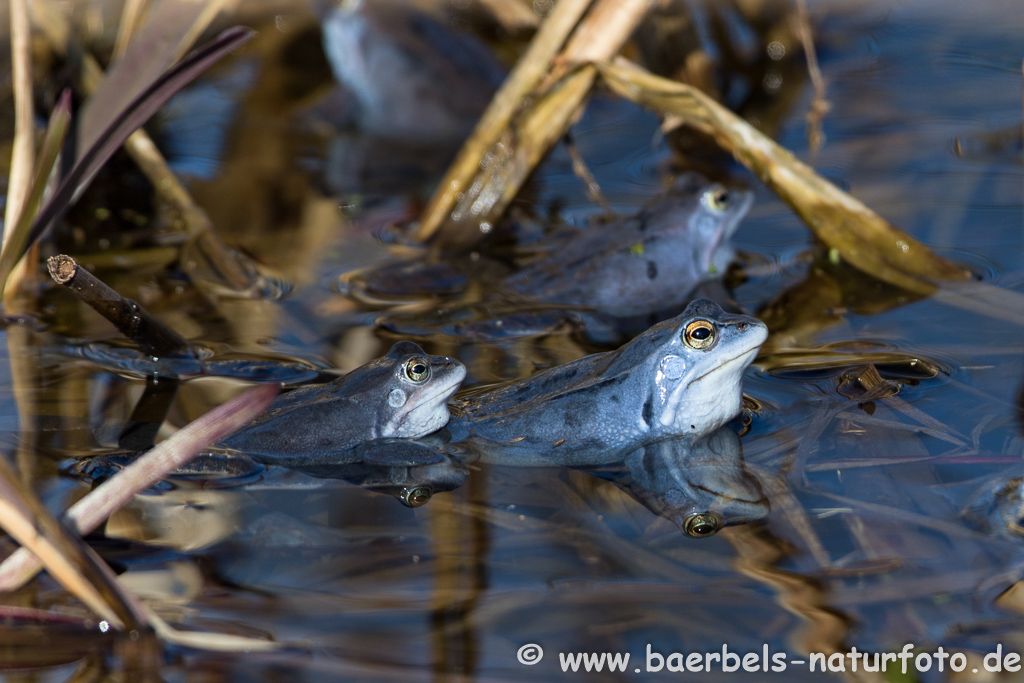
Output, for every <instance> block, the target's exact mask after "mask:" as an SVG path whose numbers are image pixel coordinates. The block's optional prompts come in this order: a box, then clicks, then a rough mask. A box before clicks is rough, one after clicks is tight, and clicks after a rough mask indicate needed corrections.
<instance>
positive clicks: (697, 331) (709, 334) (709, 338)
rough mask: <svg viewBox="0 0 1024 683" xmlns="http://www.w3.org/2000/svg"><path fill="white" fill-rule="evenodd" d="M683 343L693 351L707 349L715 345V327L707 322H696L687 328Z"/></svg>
mask: <svg viewBox="0 0 1024 683" xmlns="http://www.w3.org/2000/svg"><path fill="white" fill-rule="evenodd" d="M683 341H684V342H686V345H687V346H689V347H690V348H691V349H706V348H708V347H709V346H711V345H712V344H714V343H715V326H714V325H712V324H711V323H710V322H708V321H707V320H694V321H693V322H692V323H690V324H689V325H687V326H686V331H685V332H683Z"/></svg>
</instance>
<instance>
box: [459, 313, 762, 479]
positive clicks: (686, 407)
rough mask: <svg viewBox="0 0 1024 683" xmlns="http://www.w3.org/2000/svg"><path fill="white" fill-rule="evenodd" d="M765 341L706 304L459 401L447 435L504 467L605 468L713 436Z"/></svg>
mask: <svg viewBox="0 0 1024 683" xmlns="http://www.w3.org/2000/svg"><path fill="white" fill-rule="evenodd" d="M767 336H768V329H767V328H766V327H765V326H764V324H763V323H761V322H760V321H759V320H756V319H754V318H750V317H748V316H742V315H730V314H727V313H725V312H724V311H723V310H722V309H721V308H720V307H719V306H718V305H717V304H715V303H714V302H712V301H708V300H707V299H699V300H697V301H694V302H692V303H690V305H689V306H687V307H686V310H685V311H683V313H682V314H681V315H679V316H677V317H675V318H672V319H671V320H667V321H665V322H663V323H660V324H658V325H655V326H654V327H652V328H651V329H649V330H647V331H646V332H644V333H643V334H641V335H640V336H639V337H637V338H636V339H634V340H633V341H631V342H629V343H628V344H626V345H625V346H623V347H621V348H620V349H618V350H616V351H609V352H607V353H599V354H594V355H591V356H586V357H584V358H580V359H579V360H576V361H573V362H571V363H566V364H565V365H561V366H559V367H556V368H552V369H551V370H548V371H546V372H542V373H540V374H539V375H535V376H533V377H531V378H529V379H525V380H521V381H518V382H513V383H511V384H507V385H504V386H500V387H498V388H495V389H490V390H486V391H483V392H481V393H478V394H475V395H471V396H465V397H463V398H461V399H456V400H455V401H454V402H453V403H454V406H455V407H456V409H457V410H456V413H455V416H454V418H453V419H452V421H451V423H449V426H448V430H447V431H448V432H449V433H450V434H451V437H452V440H453V441H456V442H465V443H466V444H467V445H468V446H470V447H473V448H474V449H476V450H478V451H479V452H480V454H481V457H482V458H483V459H485V460H487V461H490V462H495V463H499V464H518V465H529V464H551V463H557V464H562V465H569V466H578V465H600V464H604V463H610V462H616V461H619V460H621V459H622V457H623V453H624V452H628V451H630V450H633V449H636V448H638V447H640V446H642V445H645V444H650V443H654V442H656V441H660V440H664V439H669V438H673V437H685V438H689V439H692V440H695V439H697V438H700V437H703V436H707V435H708V434H710V433H711V432H713V431H715V430H716V429H718V428H719V427H721V426H722V425H724V424H725V423H726V422H728V421H729V420H731V419H732V418H734V417H736V416H737V415H739V413H740V409H741V402H742V397H743V392H742V388H741V384H742V379H743V372H744V370H745V369H746V368H747V366H748V365H749V364H750V362H751V361H752V360H753V359H754V356H755V355H757V351H758V349H759V348H760V347H761V344H763V343H764V341H765V339H766V338H767Z"/></svg>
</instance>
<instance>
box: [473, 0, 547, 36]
mask: <svg viewBox="0 0 1024 683" xmlns="http://www.w3.org/2000/svg"><path fill="white" fill-rule="evenodd" d="M480 4H481V5H482V6H483V8H484V9H485V10H487V11H488V12H489V13H490V15H491V16H492V17H494V20H495V21H497V22H498V23H499V24H501V27H502V28H503V29H505V30H506V31H508V32H509V33H519V32H521V31H526V30H529V29H534V28H537V25H538V24H539V23H540V20H539V19H538V17H537V15H536V13H534V11H533V10H532V9H530V8H529V7H528V6H527V5H526V4H525V3H523V2H522V1H521V0H480Z"/></svg>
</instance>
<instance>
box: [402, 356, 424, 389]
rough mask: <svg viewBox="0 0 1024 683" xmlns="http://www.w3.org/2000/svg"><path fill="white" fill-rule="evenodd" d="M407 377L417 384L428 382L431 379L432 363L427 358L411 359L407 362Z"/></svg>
mask: <svg viewBox="0 0 1024 683" xmlns="http://www.w3.org/2000/svg"><path fill="white" fill-rule="evenodd" d="M405 376H406V377H407V378H408V379H409V381H410V382H413V383H415V384H422V383H423V382H426V381H427V380H428V379H429V378H430V363H428V362H427V359H426V358H410V359H409V360H407V361H406V362H405Z"/></svg>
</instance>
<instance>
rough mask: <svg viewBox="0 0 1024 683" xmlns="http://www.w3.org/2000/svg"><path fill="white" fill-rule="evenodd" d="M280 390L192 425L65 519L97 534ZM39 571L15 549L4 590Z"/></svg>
mask: <svg viewBox="0 0 1024 683" xmlns="http://www.w3.org/2000/svg"><path fill="white" fill-rule="evenodd" d="M277 392H278V386H277V385H275V384H266V385H261V386H257V387H253V388H252V389H250V390H248V391H246V392H245V393H244V394H241V395H240V396H236V397H235V398H233V399H231V400H230V401H228V402H226V403H224V404H223V405H221V406H218V407H217V408H214V409H213V410H211V411H210V412H208V413H206V414H205V415H203V416H202V417H200V418H199V419H197V420H195V421H193V422H191V423H189V424H188V425H187V426H186V427H184V428H183V429H181V430H179V431H178V432H176V433H175V434H174V435H173V436H171V437H170V438H169V439H167V440H166V441H164V442H162V443H160V444H159V445H158V446H156V447H155V448H154V449H152V450H151V451H149V452H148V453H146V454H145V455H144V456H142V457H140V458H139V459H138V460H136V461H135V462H134V463H132V464H131V465H129V466H128V467H126V468H125V469H124V470H123V471H121V472H120V473H118V474H117V475H116V476H114V477H111V478H110V479H109V480H108V481H106V482H104V483H103V484H101V485H100V486H99V487H97V488H96V489H95V490H94V491H92V492H91V493H89V495H87V496H86V497H84V498H82V499H81V500H80V501H78V502H77V503H75V504H74V505H72V506H71V508H69V509H68V511H67V514H66V515H65V520H66V521H67V523H68V524H69V525H70V526H71V527H72V528H74V529H75V530H76V531H78V532H80V533H88V532H90V531H92V530H93V529H95V528H96V527H98V526H99V525H100V523H102V522H103V521H104V520H105V519H106V518H107V517H109V516H110V515H111V514H112V513H113V512H114V511H115V510H119V509H120V508H122V507H124V505H125V504H127V503H128V502H129V501H130V500H131V499H132V498H133V497H134V496H135V494H137V493H139V492H140V491H143V490H145V489H147V488H149V487H150V486H152V485H153V484H154V483H156V482H157V481H159V480H160V479H161V478H163V477H165V476H167V474H169V473H170V472H172V471H174V470H175V469H177V468H179V467H181V466H182V465H184V464H185V463H186V462H188V461H189V460H191V459H192V458H194V457H195V456H196V454H198V453H199V452H200V451H201V450H203V449H204V448H206V447H207V446H210V445H211V444H214V443H216V442H218V441H220V440H221V439H223V438H224V437H226V436H228V435H229V434H231V433H232V432H234V431H235V430H237V429H240V428H241V427H243V426H245V425H246V424H248V423H249V422H251V421H252V420H253V419H254V418H255V417H256V416H257V415H259V414H260V413H262V412H263V411H264V410H266V408H267V406H269V405H270V403H271V402H272V401H273V400H274V396H276V395H277ZM39 569H40V565H39V562H38V561H37V560H36V559H35V558H33V557H32V554H31V553H29V552H27V551H26V550H24V549H21V550H18V551H16V552H15V553H13V554H12V555H11V556H10V557H8V558H7V559H6V560H5V561H4V562H3V564H0V591H11V590H15V589H16V588H18V587H20V586H21V585H22V584H24V583H25V582H26V581H28V580H29V579H31V578H32V577H33V576H34V575H35V573H36V572H38V571H39Z"/></svg>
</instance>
